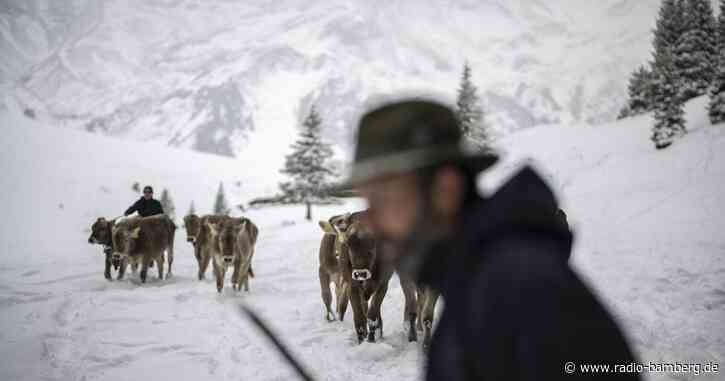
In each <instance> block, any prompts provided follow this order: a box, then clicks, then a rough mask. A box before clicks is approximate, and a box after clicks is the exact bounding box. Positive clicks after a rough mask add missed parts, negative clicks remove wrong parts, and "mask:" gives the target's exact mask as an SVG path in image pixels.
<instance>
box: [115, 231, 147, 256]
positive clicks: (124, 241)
mask: <svg viewBox="0 0 725 381" xmlns="http://www.w3.org/2000/svg"><path fill="white" fill-rule="evenodd" d="M142 235H143V232H142V231H141V227H140V226H137V227H131V226H128V225H122V226H118V227H117V228H116V229H114V230H113V260H114V261H121V260H123V259H125V258H127V257H129V256H131V255H133V254H134V253H136V252H137V250H136V249H137V247H138V246H139V240H140V238H141V237H142Z"/></svg>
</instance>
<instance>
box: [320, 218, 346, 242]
mask: <svg viewBox="0 0 725 381" xmlns="http://www.w3.org/2000/svg"><path fill="white" fill-rule="evenodd" d="M351 216H352V215H351V214H350V213H346V214H341V215H338V216H332V217H330V219H329V220H327V221H320V222H319V224H320V228H322V231H323V232H325V234H332V235H335V236H337V239H339V240H340V241H341V242H342V243H345V241H346V240H347V235H346V232H347V228H348V227H350V222H351Z"/></svg>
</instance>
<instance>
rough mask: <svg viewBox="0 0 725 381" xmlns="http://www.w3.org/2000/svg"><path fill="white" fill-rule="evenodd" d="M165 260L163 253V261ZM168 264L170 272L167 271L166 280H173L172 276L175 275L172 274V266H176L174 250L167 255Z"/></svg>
mask: <svg viewBox="0 0 725 381" xmlns="http://www.w3.org/2000/svg"><path fill="white" fill-rule="evenodd" d="M163 260H164V255H163V253H162V254H161V261H163ZM166 262H167V263H168V265H169V268H168V270H166V279H169V278H171V276H172V275H173V274H172V273H171V265H173V264H174V252H173V250H171V251H168V252H167V253H166Z"/></svg>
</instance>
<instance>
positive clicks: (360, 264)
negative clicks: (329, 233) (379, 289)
mask: <svg viewBox="0 0 725 381" xmlns="http://www.w3.org/2000/svg"><path fill="white" fill-rule="evenodd" d="M345 236H346V240H345V244H346V245H347V248H348V255H349V256H350V264H351V265H352V280H353V281H359V282H365V281H367V280H369V279H370V278H371V277H372V272H373V270H374V266H375V261H376V259H377V247H376V246H377V241H376V240H375V236H374V235H373V233H372V231H371V230H370V229H369V227H368V226H366V225H365V224H364V223H363V222H362V221H354V222H352V223H351V224H350V226H349V228H348V229H347V231H346V233H345Z"/></svg>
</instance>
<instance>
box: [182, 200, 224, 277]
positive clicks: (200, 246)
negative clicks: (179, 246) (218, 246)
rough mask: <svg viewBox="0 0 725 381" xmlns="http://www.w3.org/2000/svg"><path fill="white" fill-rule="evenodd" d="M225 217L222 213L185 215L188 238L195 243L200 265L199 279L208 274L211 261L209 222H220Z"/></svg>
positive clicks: (197, 260)
mask: <svg viewBox="0 0 725 381" xmlns="http://www.w3.org/2000/svg"><path fill="white" fill-rule="evenodd" d="M224 218H225V217H224V216H221V215H206V216H203V217H198V216H197V215H195V214H191V215H188V216H186V217H184V227H185V228H186V240H187V241H188V242H191V243H192V244H193V245H194V257H195V258H196V262H197V264H198V265H199V272H198V279H199V280H202V279H204V277H205V276H206V269H207V268H208V267H209V262H210V261H211V241H210V239H209V235H210V234H211V233H210V232H209V228H208V227H207V223H208V222H210V223H219V222H221V221H222V220H223V219H224Z"/></svg>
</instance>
